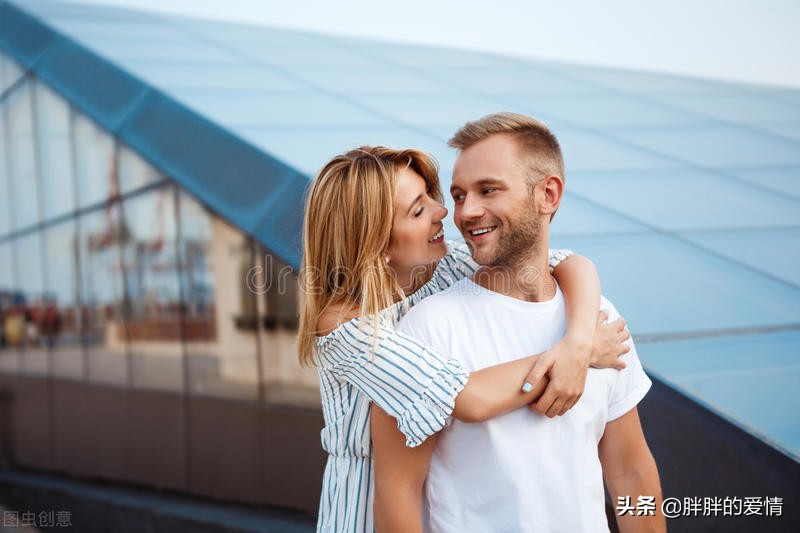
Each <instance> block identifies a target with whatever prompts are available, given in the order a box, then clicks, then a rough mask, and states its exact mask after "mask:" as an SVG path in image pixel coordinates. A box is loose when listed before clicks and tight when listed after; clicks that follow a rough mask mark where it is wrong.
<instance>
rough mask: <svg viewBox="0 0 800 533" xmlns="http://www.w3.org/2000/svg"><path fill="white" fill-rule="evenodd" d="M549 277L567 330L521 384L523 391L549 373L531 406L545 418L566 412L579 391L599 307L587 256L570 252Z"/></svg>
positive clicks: (594, 275) (596, 281) (593, 272)
mask: <svg viewBox="0 0 800 533" xmlns="http://www.w3.org/2000/svg"><path fill="white" fill-rule="evenodd" d="M553 276H555V278H556V281H558V284H559V286H560V287H561V291H562V292H563V293H564V299H565V300H566V304H567V333H566V335H565V336H564V338H563V339H562V340H561V341H560V342H558V343H557V344H556V345H555V346H553V347H552V348H551V349H550V350H548V351H547V352H546V353H545V354H544V355H543V356H542V357H540V358H539V359H538V360H537V361H536V364H534V366H533V368H532V369H531V370H530V373H529V375H528V378H527V379H526V380H525V384H524V385H523V390H524V389H526V388H528V387H529V386H534V385H536V384H537V383H538V382H539V380H541V379H542V378H543V377H544V376H545V375H547V376H549V378H550V383H549V385H548V386H547V389H546V390H545V392H544V394H543V395H542V397H541V398H540V399H539V400H538V401H537V402H536V405H535V406H532V408H534V409H535V410H536V411H538V412H540V413H542V414H545V415H547V416H549V417H553V416H556V415H563V414H564V413H566V412H567V411H568V410H569V409H571V408H572V406H574V405H575V404H576V403H577V401H578V400H579V399H580V397H581V395H582V394H583V388H584V386H585V384H586V372H587V371H588V369H589V362H590V357H591V353H592V338H593V336H594V333H595V328H596V325H597V313H598V311H599V307H600V278H599V277H598V276H597V271H596V270H595V268H594V264H593V263H592V262H591V261H590V260H589V259H587V258H585V257H583V256H579V255H570V256H569V257H567V258H566V259H564V260H563V261H561V262H560V263H559V264H558V265H556V267H555V268H554V269H553Z"/></svg>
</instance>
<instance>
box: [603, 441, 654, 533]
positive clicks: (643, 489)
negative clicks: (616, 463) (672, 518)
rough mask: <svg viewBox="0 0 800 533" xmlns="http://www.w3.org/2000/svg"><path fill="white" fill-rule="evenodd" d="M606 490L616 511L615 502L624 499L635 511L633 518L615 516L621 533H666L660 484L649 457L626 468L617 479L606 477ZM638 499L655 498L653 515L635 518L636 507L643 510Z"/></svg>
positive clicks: (631, 515)
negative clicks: (638, 504)
mask: <svg viewBox="0 0 800 533" xmlns="http://www.w3.org/2000/svg"><path fill="white" fill-rule="evenodd" d="M606 486H607V487H608V492H609V494H610V495H611V499H612V503H613V505H614V506H615V508H616V506H617V502H618V501H619V500H618V498H623V499H624V498H625V497H630V501H631V506H632V507H634V510H633V514H629V513H625V514H623V515H622V516H620V515H619V514H617V525H618V526H619V530H620V533H640V532H648V533H649V532H653V533H663V532H666V530H667V526H666V522H665V519H664V515H663V514H661V500H662V495H661V481H660V480H659V477H658V468H657V467H656V462H655V460H654V459H653V457H652V455H651V456H649V457H645V458H642V459H640V460H638V461H636V462H635V463H634V464H631V465H629V467H628V468H626V469H625V471H624V472H621V473H620V474H619V475H618V476H616V477H607V478H606ZM640 496H644V497H648V496H652V497H653V498H654V502H653V503H654V510H653V513H654V514H652V515H650V514H646V513H645V514H642V515H638V514H637V510H636V508H637V507H638V508H639V509H643V507H642V506H637V502H639V497H640Z"/></svg>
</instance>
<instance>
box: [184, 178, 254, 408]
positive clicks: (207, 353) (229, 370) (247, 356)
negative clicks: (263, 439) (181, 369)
mask: <svg viewBox="0 0 800 533" xmlns="http://www.w3.org/2000/svg"><path fill="white" fill-rule="evenodd" d="M179 213H180V230H181V239H180V241H179V249H180V260H181V261H180V262H181V269H180V279H181V291H182V293H183V295H184V299H185V310H186V313H185V314H186V316H185V322H184V324H185V326H184V338H185V344H186V354H187V366H188V374H189V391H190V393H191V394H203V395H213V396H220V397H226V398H237V399H243V400H256V399H257V398H258V388H259V372H258V366H257V364H258V361H257V347H256V342H257V339H256V315H255V296H254V294H253V292H252V291H251V290H249V288H248V287H247V276H248V273H249V271H250V269H251V267H252V265H253V249H252V244H251V242H250V240H249V239H247V238H246V237H245V236H244V235H243V234H242V233H241V232H240V231H239V230H237V229H236V228H234V227H232V226H230V225H229V224H227V223H225V222H223V221H222V220H220V219H219V218H217V217H215V216H213V215H212V214H211V213H209V212H208V211H207V210H206V209H205V208H204V207H203V206H201V205H200V204H199V203H198V202H196V201H195V200H194V199H193V198H192V197H191V196H189V195H188V194H186V193H184V192H181V193H180V195H179Z"/></svg>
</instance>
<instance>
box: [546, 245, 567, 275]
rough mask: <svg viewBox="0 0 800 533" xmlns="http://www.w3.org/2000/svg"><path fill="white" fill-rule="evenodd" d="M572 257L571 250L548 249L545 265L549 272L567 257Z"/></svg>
mask: <svg viewBox="0 0 800 533" xmlns="http://www.w3.org/2000/svg"><path fill="white" fill-rule="evenodd" d="M571 255H572V250H567V249H562V248H559V249H550V251H549V253H548V257H547V264H548V266H549V267H550V270H552V269H554V268H555V267H557V266H558V264H559V263H560V262H561V261H563V260H564V259H566V258H567V257H569V256H571Z"/></svg>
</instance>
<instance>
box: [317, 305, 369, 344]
mask: <svg viewBox="0 0 800 533" xmlns="http://www.w3.org/2000/svg"><path fill="white" fill-rule="evenodd" d="M358 311H359V310H358V308H354V307H353V306H351V305H347V304H344V303H341V304H332V305H330V306H328V308H327V309H325V311H323V312H322V314H321V315H320V316H319V320H317V336H320V337H322V336H325V335H328V334H329V333H331V332H332V331H333V330H335V329H336V328H338V327H339V326H341V325H342V324H344V323H345V322H349V321H350V320H352V319H354V318H356V317H357V316H358V314H359V312H358Z"/></svg>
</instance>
